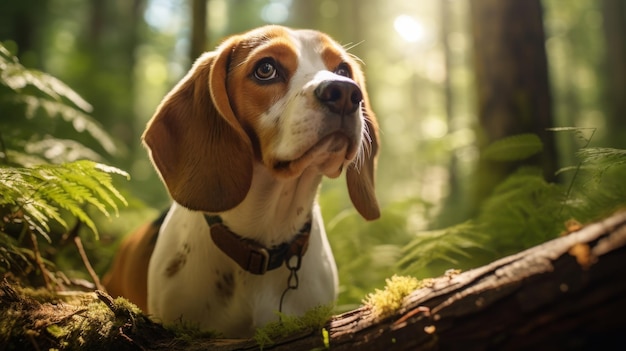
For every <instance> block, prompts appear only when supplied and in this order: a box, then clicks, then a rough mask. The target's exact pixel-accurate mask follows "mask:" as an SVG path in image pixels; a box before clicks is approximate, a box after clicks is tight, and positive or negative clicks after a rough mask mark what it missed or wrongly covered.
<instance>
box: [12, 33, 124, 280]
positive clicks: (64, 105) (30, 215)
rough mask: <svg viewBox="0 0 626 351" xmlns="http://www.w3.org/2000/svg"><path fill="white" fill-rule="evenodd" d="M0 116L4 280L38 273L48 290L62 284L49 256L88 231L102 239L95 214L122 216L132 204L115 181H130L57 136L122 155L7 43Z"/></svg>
mask: <svg viewBox="0 0 626 351" xmlns="http://www.w3.org/2000/svg"><path fill="white" fill-rule="evenodd" d="M0 110H1V111H2V114H0V273H2V274H5V273H9V272H10V273H11V274H12V275H13V276H14V277H15V278H26V277H27V276H28V275H29V274H31V273H33V272H35V273H39V275H40V276H41V277H43V279H44V281H45V283H46V286H47V287H48V288H50V287H51V286H52V284H54V283H55V282H60V280H58V279H56V278H57V277H56V276H55V275H54V274H51V273H50V272H49V269H53V263H52V261H50V260H48V259H47V257H46V255H45V254H44V253H45V252H46V251H49V250H48V249H51V250H50V251H54V250H52V249H56V247H55V245H57V244H58V243H59V242H60V241H63V240H67V239H75V238H78V239H77V240H80V237H79V236H78V232H79V230H80V228H81V227H82V226H84V227H86V228H88V229H89V230H90V231H91V233H92V234H93V235H94V236H95V238H96V239H97V238H98V229H97V228H96V224H95V222H94V219H93V216H94V214H93V212H92V211H91V210H92V209H95V211H96V212H98V213H99V214H100V215H103V216H105V217H109V216H110V215H111V214H114V215H117V214H118V206H119V205H127V203H126V200H125V198H124V197H123V196H122V194H121V193H120V192H119V191H118V190H117V188H116V187H115V186H114V184H113V181H114V180H113V177H112V176H113V175H117V176H122V177H125V178H128V177H129V176H128V174H127V173H126V172H124V171H122V170H120V169H118V168H115V167H112V166H108V165H105V164H103V163H100V162H95V161H92V160H99V159H102V157H101V156H100V155H99V154H98V153H97V152H95V151H93V150H92V149H90V148H89V147H87V146H85V145H84V144H82V143H80V142H78V141H76V140H73V139H66V138H64V137H58V136H55V135H54V133H57V134H58V135H60V136H66V135H68V136H70V137H73V138H74V139H77V138H78V137H80V136H82V135H83V134H87V135H89V136H91V138H92V139H93V140H94V141H95V142H97V143H98V144H99V145H100V147H101V148H102V149H103V150H105V151H106V152H109V153H114V152H115V151H116V146H115V142H114V141H113V138H112V137H111V136H109V135H108V133H107V132H106V131H105V130H104V129H103V128H102V127H101V126H100V125H99V124H98V123H97V122H96V121H95V120H94V119H92V118H91V117H90V116H89V115H88V113H89V112H90V111H91V106H90V105H89V104H88V103H87V102H86V101H85V100H83V99H82V98H81V97H80V96H79V95H78V94H77V93H76V92H75V91H73V90H72V89H71V88H69V87H68V86H67V85H65V84H64V83H63V82H61V81H60V80H58V79H56V78H55V77H52V76H50V75H48V74H46V73H44V72H40V71H37V70H31V69H27V68H25V67H24V66H22V65H21V64H20V62H19V61H18V59H17V58H16V57H15V56H14V55H13V54H11V53H10V52H9V51H8V50H7V49H6V48H5V47H4V46H3V45H2V44H1V43H0ZM68 127H69V128H68ZM86 159H90V160H86ZM63 238H64V239H63ZM40 239H41V240H40ZM70 242H71V241H70ZM41 244H46V245H47V247H46V248H45V249H44V248H42V247H41ZM78 245H79V244H77V246H78ZM83 260H84V261H86V257H83ZM31 283H33V282H31Z"/></svg>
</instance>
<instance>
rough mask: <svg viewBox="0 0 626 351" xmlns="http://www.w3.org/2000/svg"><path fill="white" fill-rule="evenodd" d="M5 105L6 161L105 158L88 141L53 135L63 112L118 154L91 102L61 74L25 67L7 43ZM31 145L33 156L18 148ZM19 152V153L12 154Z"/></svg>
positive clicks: (0, 79)
mask: <svg viewBox="0 0 626 351" xmlns="http://www.w3.org/2000/svg"><path fill="white" fill-rule="evenodd" d="M0 110H2V114H0V147H1V150H0V160H2V159H4V163H5V164H9V163H12V164H17V165H32V164H36V163H40V162H37V161H36V160H35V159H34V158H33V157H32V156H33V155H37V156H38V157H39V158H41V159H43V160H47V161H54V162H57V163H60V162H67V161H75V160H77V159H84V158H87V159H99V155H98V154H97V153H95V152H93V151H92V150H91V149H89V148H88V147H86V146H85V145H82V144H79V143H77V142H73V141H71V140H66V139H62V138H59V137H57V138H53V137H51V136H49V134H50V133H51V132H54V131H55V129H57V128H56V124H55V123H54V122H55V121H54V120H55V119H57V118H58V117H60V118H61V119H62V120H63V121H65V122H66V123H68V124H69V125H71V126H72V128H73V130H74V131H75V132H78V133H85V132H86V133H87V134H88V135H90V136H91V137H92V138H93V140H94V141H96V142H97V143H99V144H100V146H101V147H102V148H103V149H104V150H105V151H106V152H107V153H109V154H114V153H115V152H116V150H117V147H116V144H115V142H114V141H113V138H112V137H111V136H110V135H109V134H108V133H107V132H106V130H104V128H102V126H101V125H100V124H99V123H98V122H97V121H96V120H94V119H93V118H92V117H91V116H89V115H88V113H89V112H91V110H92V107H91V105H90V104H89V103H87V102H86V101H85V100H84V99H83V98H81V97H80V95H78V94H77V93H76V92H75V91H74V90H72V89H71V88H69V87H68V86H67V85H66V84H64V83H63V82H61V81H60V80H58V79H57V78H55V77H53V76H51V75H49V74H46V73H44V72H40V71H37V70H32V69H27V68H25V67H24V66H22V64H20V63H19V61H18V59H17V57H15V56H14V55H12V54H11V53H10V52H9V51H8V50H7V49H6V47H4V46H3V45H2V43H0ZM24 117H25V118H24ZM40 117H42V118H40ZM43 121H45V122H43ZM37 142H39V143H40V144H39V145H37ZM26 147H28V148H30V150H29V151H28V152H27V154H28V155H29V156H31V157H23V156H24V154H23V153H21V152H20V151H18V150H22V149H24V148H26ZM15 151H17V154H16V156H17V157H15V158H9V157H10V156H11V153H12V152H15Z"/></svg>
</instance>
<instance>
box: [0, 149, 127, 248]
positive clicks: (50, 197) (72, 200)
mask: <svg viewBox="0 0 626 351" xmlns="http://www.w3.org/2000/svg"><path fill="white" fill-rule="evenodd" d="M112 173H113V174H120V175H124V176H126V177H128V174H127V173H126V172H124V171H121V170H119V169H117V168H114V167H110V166H104V165H102V164H99V163H95V162H93V161H76V162H73V163H66V164H62V165H38V166H34V167H32V168H24V167H19V168H10V167H1V168H0V208H5V209H8V212H9V213H10V214H9V215H8V218H11V219H17V217H19V218H20V219H23V220H24V225H26V226H27V227H28V228H31V229H32V230H34V231H36V232H37V233H39V234H40V235H42V236H43V237H45V238H46V240H48V241H50V237H49V236H48V234H47V233H48V232H49V231H50V226H49V224H48V222H49V221H50V220H54V221H56V222H58V223H60V224H61V225H63V226H64V227H65V228H67V227H68V225H67V222H66V221H65V219H63V217H62V215H61V213H60V211H59V209H64V210H67V211H69V213H71V214H72V215H74V216H75V217H76V218H78V220H80V221H81V222H83V223H84V224H86V225H87V227H89V229H91V230H92V231H93V232H94V233H95V234H96V236H97V233H98V230H97V229H96V226H95V224H94V222H93V220H92V219H91V218H90V217H89V215H88V214H87V213H86V212H85V210H84V206H85V205H92V206H94V207H95V208H97V209H98V210H99V211H100V212H101V213H102V214H104V215H105V216H108V215H109V210H108V208H111V209H113V210H114V211H116V212H117V211H118V207H117V201H119V202H122V203H123V204H126V200H124V197H122V195H121V194H120V193H119V192H118V191H117V190H116V189H115V187H113V185H112V179H111V174H112Z"/></svg>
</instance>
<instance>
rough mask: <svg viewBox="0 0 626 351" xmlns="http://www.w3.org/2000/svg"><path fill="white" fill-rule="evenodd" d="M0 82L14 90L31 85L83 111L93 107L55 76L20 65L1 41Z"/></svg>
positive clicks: (17, 90) (89, 110) (88, 110)
mask: <svg viewBox="0 0 626 351" xmlns="http://www.w3.org/2000/svg"><path fill="white" fill-rule="evenodd" d="M0 83H3V84H4V85H6V86H7V87H9V88H10V89H12V90H14V91H16V92H19V91H21V90H22V89H24V88H26V87H27V86H29V85H31V86H33V87H35V88H36V90H38V91H40V92H42V93H44V94H46V95H47V96H49V97H51V98H52V99H54V100H59V99H60V98H61V97H63V98H65V99H67V100H69V101H70V102H71V103H72V104H74V105H75V106H77V107H78V108H80V109H81V110H83V111H86V112H91V110H92V109H93V108H92V106H91V105H90V104H89V103H88V102H87V101H85V100H84V99H83V98H82V97H80V95H78V94H77V93H76V92H75V91H74V90H72V89H71V88H70V87H68V86H67V85H66V84H65V83H63V82H61V81H60V80H58V79H57V78H55V77H53V76H51V75H49V74H47V73H44V72H40V71H37V70H30V69H27V68H25V67H24V66H22V65H21V64H20V63H19V60H18V59H17V57H15V56H13V55H12V54H11V53H10V52H9V50H7V49H6V48H5V47H4V46H3V45H2V43H0Z"/></svg>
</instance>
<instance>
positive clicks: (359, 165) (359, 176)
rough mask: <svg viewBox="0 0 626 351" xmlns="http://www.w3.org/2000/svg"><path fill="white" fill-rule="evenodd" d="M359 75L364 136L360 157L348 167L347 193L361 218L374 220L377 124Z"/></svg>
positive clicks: (377, 212)
mask: <svg viewBox="0 0 626 351" xmlns="http://www.w3.org/2000/svg"><path fill="white" fill-rule="evenodd" d="M359 73H360V72H359ZM359 73H357V76H356V77H355V78H356V80H357V83H358V84H359V86H360V87H361V90H362V91H363V102H362V103H361V109H362V111H363V116H364V119H365V121H364V122H365V127H364V128H365V135H364V137H363V145H362V149H361V151H360V152H361V155H359V156H358V157H357V159H356V160H355V161H354V162H352V163H351V164H350V166H349V167H348V170H347V171H346V179H347V181H348V193H349V194H350V199H351V200H352V204H353V205H354V207H355V208H356V209H357V211H358V212H359V213H360V214H361V216H363V218H365V219H367V220H374V219H377V218H378V217H380V209H379V207H378V200H377V199H376V193H375V191H374V172H375V171H376V159H377V156H378V123H377V121H376V117H375V116H374V113H373V112H372V110H371V108H370V102H369V99H368V97H367V92H366V91H365V82H364V78H363V76H362V75H361V74H359Z"/></svg>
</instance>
